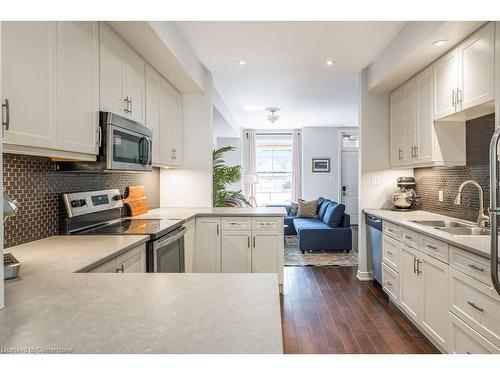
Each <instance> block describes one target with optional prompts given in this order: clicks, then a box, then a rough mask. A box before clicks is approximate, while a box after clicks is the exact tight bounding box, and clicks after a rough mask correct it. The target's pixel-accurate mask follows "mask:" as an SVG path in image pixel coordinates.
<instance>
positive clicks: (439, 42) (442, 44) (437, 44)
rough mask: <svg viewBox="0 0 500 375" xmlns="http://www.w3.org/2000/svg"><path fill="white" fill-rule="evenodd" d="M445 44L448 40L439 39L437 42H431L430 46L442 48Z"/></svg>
mask: <svg viewBox="0 0 500 375" xmlns="http://www.w3.org/2000/svg"><path fill="white" fill-rule="evenodd" d="M446 43H448V40H446V39H439V40H436V41H435V42H433V43H432V45H433V46H434V47H441V46H444V45H445V44H446Z"/></svg>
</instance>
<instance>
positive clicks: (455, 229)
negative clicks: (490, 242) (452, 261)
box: [412, 220, 490, 236]
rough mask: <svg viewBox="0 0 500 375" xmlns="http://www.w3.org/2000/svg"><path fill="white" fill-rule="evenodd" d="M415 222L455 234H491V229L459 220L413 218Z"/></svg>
mask: <svg viewBox="0 0 500 375" xmlns="http://www.w3.org/2000/svg"><path fill="white" fill-rule="evenodd" d="M412 221H413V222H414V223H415V224H420V225H425V226H427V227H433V228H434V229H437V230H440V231H442V232H446V233H449V234H451V235H454V236H489V235H490V230H489V229H486V228H480V227H478V226H473V225H468V224H464V223H461V222H459V221H447V220H412Z"/></svg>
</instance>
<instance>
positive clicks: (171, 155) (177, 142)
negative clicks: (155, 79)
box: [162, 81, 182, 166]
mask: <svg viewBox="0 0 500 375" xmlns="http://www.w3.org/2000/svg"><path fill="white" fill-rule="evenodd" d="M164 89H165V93H166V94H167V97H166V101H165V106H164V112H163V116H164V125H163V126H164V128H163V129H164V130H166V133H165V136H164V137H162V141H163V142H164V145H163V147H162V152H163V154H162V159H163V160H164V161H165V162H166V163H167V164H170V165H174V166H180V165H181V164H182V95H181V94H180V93H179V92H178V91H177V90H176V89H174V88H173V87H172V86H171V85H170V84H169V83H168V82H166V81H165V86H164Z"/></svg>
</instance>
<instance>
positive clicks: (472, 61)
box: [458, 22, 495, 109]
mask: <svg viewBox="0 0 500 375" xmlns="http://www.w3.org/2000/svg"><path fill="white" fill-rule="evenodd" d="M494 34H495V28H494V24H493V22H490V23H488V24H487V25H486V26H484V27H482V28H481V29H480V30H479V31H477V32H476V33H474V34H473V35H472V36H471V37H470V38H468V39H467V40H466V41H465V42H463V43H462V44H461V45H460V46H459V47H458V51H459V58H460V62H461V64H460V84H461V86H460V93H459V106H460V108H459V109H467V108H470V107H474V106H476V105H479V104H483V103H486V102H488V101H490V100H494V99H495V91H494V90H495V35H494Z"/></svg>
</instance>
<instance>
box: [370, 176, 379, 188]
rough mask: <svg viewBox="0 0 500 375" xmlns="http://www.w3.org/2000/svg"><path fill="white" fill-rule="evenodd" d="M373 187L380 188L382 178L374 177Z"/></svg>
mask: <svg viewBox="0 0 500 375" xmlns="http://www.w3.org/2000/svg"><path fill="white" fill-rule="evenodd" d="M371 185H372V186H380V176H372V182H371Z"/></svg>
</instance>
